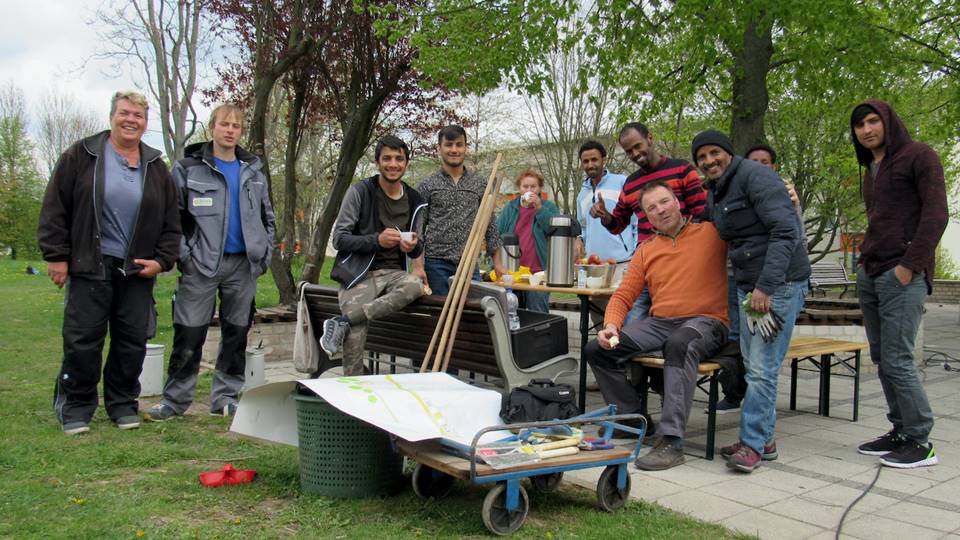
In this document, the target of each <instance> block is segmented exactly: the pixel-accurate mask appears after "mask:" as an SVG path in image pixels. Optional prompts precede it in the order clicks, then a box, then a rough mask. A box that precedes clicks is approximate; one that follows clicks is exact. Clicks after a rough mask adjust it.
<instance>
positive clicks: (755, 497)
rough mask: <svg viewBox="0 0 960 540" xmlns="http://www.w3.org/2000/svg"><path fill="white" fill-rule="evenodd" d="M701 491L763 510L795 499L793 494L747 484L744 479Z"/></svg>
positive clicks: (713, 485) (706, 487) (710, 486)
mask: <svg viewBox="0 0 960 540" xmlns="http://www.w3.org/2000/svg"><path fill="white" fill-rule="evenodd" d="M700 489H701V490H702V491H704V492H706V493H710V494H711V495H716V496H718V497H724V498H727V499H730V500H733V501H736V502H738V503H741V504H745V505H747V506H750V507H753V508H761V507H763V506H766V505H768V504H770V503H773V502H776V501H779V500H782V499H788V498H790V497H793V494H791V493H789V492H787V491H782V490H779V489H774V488H770V487H767V486H761V485H758V484H745V483H744V481H743V480H742V479H735V480H729V481H727V482H720V483H719V484H711V485H709V486H705V487H702V488H700Z"/></svg>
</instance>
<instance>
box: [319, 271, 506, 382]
mask: <svg viewBox="0 0 960 540" xmlns="http://www.w3.org/2000/svg"><path fill="white" fill-rule="evenodd" d="M304 287H305V289H304V297H305V298H306V302H307V306H308V310H309V312H310V322H311V324H312V325H313V328H314V329H320V328H322V325H323V321H324V320H326V319H329V318H331V317H335V316H337V315H339V314H340V305H339V302H338V300H337V289H335V288H333V287H326V286H320V285H305V286H304ZM443 302H444V297H442V296H425V297H423V298H421V299H419V300H417V301H415V302H413V303H412V304H410V305H409V306H407V307H406V308H405V309H404V310H403V311H399V312H397V313H393V314H391V315H388V316H386V317H384V318H383V319H379V320H374V321H370V323H369V329H368V333H367V343H366V347H365V349H366V350H367V351H369V352H375V353H380V354H392V355H397V356H399V357H404V358H417V359H420V358H423V356H424V355H425V354H426V351H427V347H428V346H429V344H430V339H431V338H432V337H433V332H434V329H435V327H436V324H437V321H438V320H439V318H440V312H441V311H442V310H443ZM318 331H319V330H318ZM316 337H317V338H319V335H318V336H316ZM323 354H324V353H323V351H321V355H323ZM450 365H451V366H452V367H455V368H459V369H463V370H467V371H473V372H475V373H481V374H486V375H493V376H499V374H500V370H499V369H498V367H497V361H496V356H495V352H494V346H493V338H492V336H491V334H490V326H489V324H488V323H487V319H486V317H485V315H484V311H483V309H482V308H481V306H480V302H479V300H476V299H468V300H467V303H466V305H465V306H464V310H463V315H462V316H461V319H460V326H459V328H458V329H457V337H456V339H455V340H454V342H453V352H452V355H451V357H450Z"/></svg>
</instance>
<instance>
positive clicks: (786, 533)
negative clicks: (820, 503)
mask: <svg viewBox="0 0 960 540" xmlns="http://www.w3.org/2000/svg"><path fill="white" fill-rule="evenodd" d="M720 524H721V525H723V526H724V527H728V528H730V529H734V530H736V531H740V532H743V533H746V534H754V535H757V536H759V537H760V538H777V539H780V538H782V539H784V540H791V539H800V538H809V537H811V536H814V535H817V534H821V533H823V532H825V531H824V529H822V528H820V527H817V526H815V525H811V524H809V523H803V522H800V521H797V520H795V519H791V518H789V517H785V516H781V515H779V514H774V513H773V512H767V511H766V510H750V511H749V512H743V513H742V514H737V515H735V516H731V517H729V518H727V519H724V520H723V521H721V522H720Z"/></svg>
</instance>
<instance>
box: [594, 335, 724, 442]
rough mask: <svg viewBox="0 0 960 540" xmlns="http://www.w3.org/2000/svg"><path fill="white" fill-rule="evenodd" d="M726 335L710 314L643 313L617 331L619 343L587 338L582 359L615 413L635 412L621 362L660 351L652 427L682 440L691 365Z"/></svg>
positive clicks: (692, 386)
mask: <svg viewBox="0 0 960 540" xmlns="http://www.w3.org/2000/svg"><path fill="white" fill-rule="evenodd" d="M726 339H727V327H726V326H725V325H724V324H723V323H722V322H720V321H718V320H716V319H711V318H710V317H678V318H661V317H647V318H645V319H642V320H639V321H635V322H632V323H630V324H628V325H626V326H625V327H623V328H621V329H620V345H618V346H617V347H616V348H615V349H611V350H607V349H604V348H602V347H600V344H599V343H598V342H597V340H593V341H591V342H590V343H588V344H587V346H586V347H584V350H583V357H584V359H585V360H586V361H587V363H589V364H590V367H591V369H593V375H594V377H596V379H597V384H598V385H599V386H600V393H601V394H603V399H604V401H605V402H606V403H607V404H613V405H616V406H617V413H620V414H628V413H635V412H640V397H639V396H638V395H637V391H636V389H635V388H634V387H633V385H631V384H630V381H628V380H627V374H626V369H625V368H624V364H625V363H626V362H628V361H630V358H632V357H634V356H636V355H638V354H642V353H650V352H653V351H659V350H662V351H663V357H664V367H663V384H664V386H663V412H662V414H661V418H660V428H659V429H658V431H659V432H660V433H662V434H663V435H670V436H673V437H680V438H683V437H684V435H685V433H686V431H687V418H688V417H689V416H690V409H691V407H692V406H693V393H694V392H695V391H696V387H697V367H698V366H699V364H700V362H701V361H702V360H705V359H707V358H709V357H710V355H712V354H714V353H716V352H717V351H718V350H719V349H720V347H721V346H723V344H724V343H725V342H726Z"/></svg>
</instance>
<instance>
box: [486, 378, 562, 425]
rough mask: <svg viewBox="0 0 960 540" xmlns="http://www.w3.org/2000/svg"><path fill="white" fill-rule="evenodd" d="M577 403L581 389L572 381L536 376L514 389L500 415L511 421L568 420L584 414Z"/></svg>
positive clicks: (514, 422) (506, 420) (505, 420)
mask: <svg viewBox="0 0 960 540" xmlns="http://www.w3.org/2000/svg"><path fill="white" fill-rule="evenodd" d="M576 402H577V392H576V390H574V389H573V387H572V386H570V385H569V384H555V383H554V382H553V381H551V380H550V379H533V380H532V381H530V382H529V383H527V385H526V386H520V387H518V388H514V389H513V390H512V391H511V392H510V395H509V396H507V399H506V400H505V401H504V403H503V407H501V408H500V417H501V418H503V421H504V422H507V423H508V424H517V423H520V422H539V421H541V420H565V419H567V418H571V417H573V416H576V415H578V414H580V410H579V409H578V408H577V405H576Z"/></svg>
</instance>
